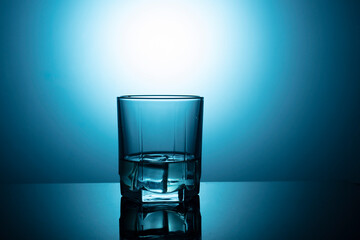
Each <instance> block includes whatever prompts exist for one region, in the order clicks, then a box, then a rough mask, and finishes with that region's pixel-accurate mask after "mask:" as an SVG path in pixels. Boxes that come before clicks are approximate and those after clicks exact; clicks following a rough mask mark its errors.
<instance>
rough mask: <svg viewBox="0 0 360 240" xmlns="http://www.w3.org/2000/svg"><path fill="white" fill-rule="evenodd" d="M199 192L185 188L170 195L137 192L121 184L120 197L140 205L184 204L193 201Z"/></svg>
mask: <svg viewBox="0 0 360 240" xmlns="http://www.w3.org/2000/svg"><path fill="white" fill-rule="evenodd" d="M198 193H199V191H197V190H195V189H194V190H187V189H186V188H183V189H180V190H178V191H174V192H171V193H156V192H151V191H148V190H144V189H141V190H139V191H131V190H129V189H128V188H127V186H125V185H124V184H121V195H122V196H124V197H127V198H129V199H131V200H133V201H137V202H142V203H157V202H184V201H189V200H191V199H193V198H194V197H195V196H197V195H198Z"/></svg>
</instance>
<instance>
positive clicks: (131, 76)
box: [101, 1, 221, 87]
mask: <svg viewBox="0 0 360 240" xmlns="http://www.w3.org/2000/svg"><path fill="white" fill-rule="evenodd" d="M103 21H104V20H103ZM105 22H106V23H107V25H104V26H106V28H105V29H104V30H103V31H102V33H101V36H102V37H101V39H102V41H103V42H104V44H103V45H104V48H102V49H101V50H102V53H103V56H104V53H106V57H104V59H106V63H107V65H108V66H107V67H109V66H110V67H111V68H112V69H110V70H112V72H114V70H115V71H117V72H118V73H120V74H121V76H124V77H125V78H126V79H128V80H131V81H138V80H139V79H141V81H142V84H144V82H143V81H146V82H147V83H148V84H149V86H151V85H153V86H154V84H155V85H163V87H165V86H166V84H167V83H169V84H173V85H174V84H175V87H176V85H179V86H180V85H183V84H187V85H188V84H189V83H191V82H193V81H194V80H195V79H198V78H199V75H201V74H202V75H204V73H206V72H210V71H209V69H212V68H213V66H215V65H216V64H215V62H216V61H218V60H220V59H219V57H218V56H217V52H218V49H219V47H217V44H218V41H219V37H220V36H221V33H220V32H219V31H218V28H217V27H216V26H215V24H213V23H212V21H211V13H209V12H206V11H200V9H199V8H198V7H197V6H196V5H191V4H185V3H181V2H167V1H164V2H161V3H160V2H158V3H154V2H142V3H141V4H140V3H137V4H134V3H132V4H129V5H127V6H125V7H123V9H121V11H120V12H117V14H116V13H114V14H113V15H112V16H108V17H107V19H106V20H105ZM109 23H110V24H109ZM109 63H110V64H109ZM145 85H146V83H145ZM149 86H147V87H149ZM173 87H174V86H173Z"/></svg>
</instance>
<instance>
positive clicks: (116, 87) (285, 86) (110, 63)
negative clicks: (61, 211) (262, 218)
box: [0, 0, 360, 182]
mask: <svg viewBox="0 0 360 240" xmlns="http://www.w3.org/2000/svg"><path fill="white" fill-rule="evenodd" d="M359 10H360V7H359V4H358V3H357V2H356V1H317V0H316V1H265V0H263V1H151V2H150V1H138V2H135V1H113V0H106V1H94V0H89V1H84V0H83V1H70V0H64V1H55V0H34V1H25V0H16V1H1V3H0V36H1V38H0V87H1V95H0V96H1V117H0V124H1V125H0V130H1V148H0V149H1V155H0V156H1V160H0V164H1V165H0V181H1V182H110V181H118V180H119V177H118V175H117V174H118V173H117V122H116V96H120V95H124V94H196V95H201V96H204V97H205V105H204V134H203V167H202V173H203V175H202V180H203V181H238V180H241V181H261V180H274V181H275V180H329V179H347V180H352V181H359V180H360V177H359V176H360V167H359V161H360V160H359V159H360V151H359V149H360V126H359V125H360V124H359V123H360V110H359V109H360V83H359V81H360V80H359V79H360V74H359V62H360V61H359V60H360V59H359V56H360V47H359V42H360V39H359V36H360V33H359V31H360V30H359V26H360V25H359V23H360V19H359V14H358V13H359Z"/></svg>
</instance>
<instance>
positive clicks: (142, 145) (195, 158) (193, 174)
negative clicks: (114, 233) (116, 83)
mask: <svg viewBox="0 0 360 240" xmlns="http://www.w3.org/2000/svg"><path fill="white" fill-rule="evenodd" d="M117 106H118V130H119V174H120V186H121V194H122V195H123V196H125V197H128V198H130V199H133V200H136V201H139V202H162V201H185V200H189V199H191V198H192V197H194V196H196V195H197V194H198V193H199V185H200V175H201V146H202V122H203V97H199V96H191V95H127V96H121V97H118V98H117Z"/></svg>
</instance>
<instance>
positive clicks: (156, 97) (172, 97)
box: [117, 95, 204, 100]
mask: <svg viewBox="0 0 360 240" xmlns="http://www.w3.org/2000/svg"><path fill="white" fill-rule="evenodd" d="M117 99H118V100H131V99H134V100H135V99H138V100H139V99H140V100H193V99H199V100H202V99H204V97H200V96H197V95H123V96H120V97H117Z"/></svg>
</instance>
